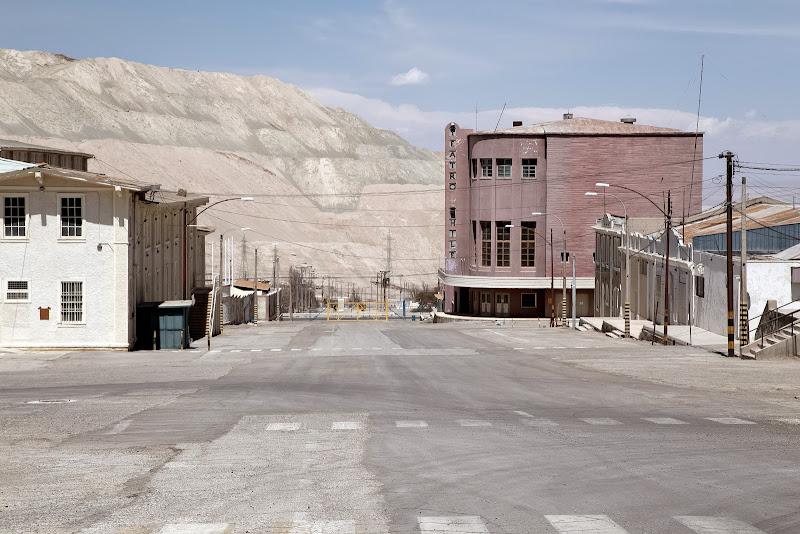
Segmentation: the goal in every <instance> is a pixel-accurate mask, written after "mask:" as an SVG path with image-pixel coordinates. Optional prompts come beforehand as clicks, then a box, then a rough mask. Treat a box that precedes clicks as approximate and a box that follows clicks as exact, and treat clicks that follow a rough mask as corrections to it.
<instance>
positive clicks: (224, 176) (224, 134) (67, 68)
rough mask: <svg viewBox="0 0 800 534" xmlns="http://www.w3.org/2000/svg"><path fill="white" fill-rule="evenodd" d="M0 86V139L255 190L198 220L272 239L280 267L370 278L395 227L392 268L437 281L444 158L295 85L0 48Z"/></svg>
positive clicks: (102, 163) (179, 184) (220, 190)
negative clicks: (249, 198) (310, 267)
mask: <svg viewBox="0 0 800 534" xmlns="http://www.w3.org/2000/svg"><path fill="white" fill-rule="evenodd" d="M0 95H1V96H0V137H3V138H8V139H17V140H21V141H27V142H31V143H36V144H44V145H51V146H57V147H60V148H65V149H73V150H80V151H83V152H88V153H91V154H95V155H96V159H95V160H93V161H92V162H91V163H90V165H91V167H90V170H93V171H96V172H103V173H106V174H109V175H115V174H116V175H123V176H125V175H128V176H131V177H134V178H137V179H140V180H144V181H152V182H155V183H160V184H162V185H163V186H164V187H165V188H168V189H178V188H186V189H187V190H189V191H190V192H198V193H204V194H208V195H211V196H212V197H213V198H214V199H220V198H225V197H228V196H233V195H247V196H254V197H255V198H256V201H255V202H251V203H239V202H229V203H226V204H222V205H220V206H219V207H218V208H217V207H215V208H212V209H211V210H209V211H208V212H207V213H208V215H209V216H208V217H207V218H206V219H205V220H204V221H201V222H203V223H207V224H211V225H214V226H216V227H218V228H220V229H222V230H225V229H228V228H239V227H242V226H249V227H251V228H252V231H250V232H247V241H248V243H249V247H250V248H251V249H252V247H253V246H256V245H257V246H259V247H260V248H261V247H263V248H262V250H264V251H266V250H267V248H269V249H270V250H271V248H272V243H274V242H278V243H279V250H280V253H281V257H282V262H281V267H282V271H285V270H286V269H287V268H288V264H289V263H290V261H291V262H297V263H302V262H304V261H307V262H308V263H311V264H312V265H313V266H314V270H315V271H316V272H317V273H318V274H319V275H332V276H337V277H343V278H345V279H348V280H355V281H357V280H358V279H361V278H363V279H364V280H365V282H364V283H365V284H366V283H367V282H366V281H367V280H371V279H372V278H367V277H374V274H373V273H374V271H375V270H377V269H380V268H383V266H384V264H385V261H384V260H383V259H382V258H384V257H385V255H386V237H387V234H388V233H389V232H390V231H391V233H392V237H393V240H392V256H393V258H394V261H393V268H394V269H393V270H394V271H395V273H396V274H398V275H399V274H403V275H405V276H408V277H409V278H407V280H409V281H423V280H425V281H428V282H430V281H432V280H433V276H432V273H434V272H435V271H436V267H437V266H438V264H439V261H440V260H437V259H436V258H440V257H441V252H440V250H441V247H442V232H441V229H442V226H441V225H442V224H443V215H442V209H441V207H442V205H443V198H444V192H443V188H442V186H441V184H442V183H443V176H444V170H443V165H444V164H443V161H442V159H441V158H440V157H438V156H437V155H436V154H434V153H432V152H430V151H428V150H425V149H421V148H417V147H414V146H411V145H409V144H408V143H407V142H405V141H404V140H403V139H402V138H400V137H399V136H398V135H396V134H395V133H393V132H390V131H386V130H379V129H376V128H373V127H372V126H370V125H369V124H367V123H366V122H365V121H364V120H362V119H361V118H360V117H358V116H356V115H352V114H349V113H346V112H345V111H343V110H339V109H329V108H326V107H323V106H321V105H320V104H318V103H317V102H316V101H314V100H313V99H312V98H310V97H309V96H308V95H307V94H305V93H304V92H303V91H301V90H300V89H299V88H297V87H295V86H292V85H288V84H285V83H283V82H281V81H280V80H277V79H274V78H268V77H265V76H255V77H245V76H236V75H233V74H224V73H212V72H195V71H185V70H178V69H169V68H163V67H155V66H152V65H144V64H140V63H132V62H127V61H123V60H120V59H114V58H110V59H106V58H92V59H84V60H74V59H71V58H68V57H65V56H63V55H57V54H48V53H43V52H20V51H16V50H0ZM204 217H205V215H204ZM237 232H238V231H234V232H230V234H228V235H236V234H237ZM217 237H218V234H217V235H214V236H212V238H211V240H215V241H216V239H215V238H217ZM237 252H239V253H240V252H241V247H238V250H237ZM290 253H294V254H296V256H289V254H290ZM239 256H240V257H241V253H240V254H239ZM248 256H249V266H248V272H249V274H250V276H252V253H250V254H248ZM268 256H269V257H267V255H265V256H261V258H262V259H261V261H262V265H263V266H264V267H266V264H267V262H268V260H269V261H270V262H271V254H268ZM264 267H262V268H264ZM268 268H269V269H271V266H270V267H268ZM239 270H240V269H237V273H236V274H237V275H238V274H239V272H238V271H239ZM427 274H431V276H427V278H426V277H425V276H420V275H427ZM412 275H416V277H412Z"/></svg>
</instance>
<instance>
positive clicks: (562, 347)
mask: <svg viewBox="0 0 800 534" xmlns="http://www.w3.org/2000/svg"><path fill="white" fill-rule="evenodd" d="M553 348H554V349H566V348H567V347H553Z"/></svg>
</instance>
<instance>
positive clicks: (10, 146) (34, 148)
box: [0, 139, 94, 158]
mask: <svg viewBox="0 0 800 534" xmlns="http://www.w3.org/2000/svg"><path fill="white" fill-rule="evenodd" d="M0 150H26V151H29V152H55V153H58V154H69V155H71V156H83V157H85V158H93V157H94V155H92V154H86V153H85V152H77V151H74V150H61V149H59V148H52V147H49V146H41V145H32V144H30V143H23V142H22V141H13V140H11V139H0Z"/></svg>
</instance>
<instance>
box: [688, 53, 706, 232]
mask: <svg viewBox="0 0 800 534" xmlns="http://www.w3.org/2000/svg"><path fill="white" fill-rule="evenodd" d="M705 59H706V55H705V54H701V55H700V89H699V91H698V93H697V119H696V120H695V124H694V152H693V153H692V177H691V180H690V181H689V209H688V211H689V212H691V211H692V190H693V189H694V165H695V163H696V162H697V135H698V133H699V132H700V102H701V101H702V100H703V67H704V66H705ZM702 210H703V206H700V211H702ZM687 214H689V215H690V214H691V213H687ZM685 232H686V230H685V229H684V235H683V237H684V239H685V238H686V233H685Z"/></svg>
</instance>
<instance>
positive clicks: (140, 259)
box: [0, 160, 208, 349]
mask: <svg viewBox="0 0 800 534" xmlns="http://www.w3.org/2000/svg"><path fill="white" fill-rule="evenodd" d="M207 201H208V199H207V198H205V197H195V198H191V197H187V196H184V195H179V194H176V193H167V192H162V191H160V190H159V187H158V186H156V185H150V184H143V183H138V182H136V181H133V180H122V179H116V178H110V177H107V176H105V175H101V174H94V173H89V172H84V171H79V170H74V169H62V168H54V167H50V166H48V165H46V164H40V165H33V164H30V163H25V162H15V161H8V160H0V207H2V211H0V290H1V291H2V293H1V294H0V347H8V348H42V349H77V348H94V349H130V348H132V347H133V345H134V343H135V342H136V320H137V304H142V303H144V302H163V301H167V300H187V299H188V300H191V299H192V295H193V294H194V293H195V292H196V291H198V290H202V289H204V288H205V259H204V254H203V251H204V250H205V246H204V235H203V234H202V233H200V232H198V231H196V230H195V229H194V228H190V227H187V225H186V221H189V220H191V219H193V218H194V215H195V213H196V210H197V207H198V206H200V205H203V204H205V203H206V202H207Z"/></svg>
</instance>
